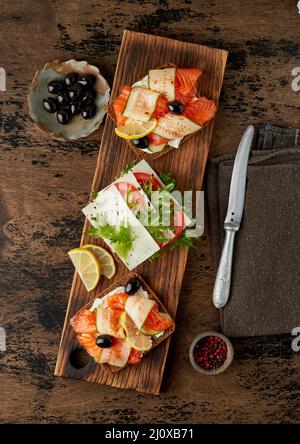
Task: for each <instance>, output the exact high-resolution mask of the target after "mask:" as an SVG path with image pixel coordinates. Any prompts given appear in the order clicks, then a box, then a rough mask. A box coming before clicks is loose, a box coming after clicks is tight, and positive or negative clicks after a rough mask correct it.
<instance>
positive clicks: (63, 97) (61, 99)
mask: <svg viewBox="0 0 300 444" xmlns="http://www.w3.org/2000/svg"><path fill="white" fill-rule="evenodd" d="M57 101H58V103H59V105H61V106H66V105H69V103H70V100H69V97H68V94H67V93H66V92H65V91H63V92H60V93H58V95H57Z"/></svg>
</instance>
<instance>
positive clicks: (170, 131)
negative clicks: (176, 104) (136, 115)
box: [155, 113, 202, 140]
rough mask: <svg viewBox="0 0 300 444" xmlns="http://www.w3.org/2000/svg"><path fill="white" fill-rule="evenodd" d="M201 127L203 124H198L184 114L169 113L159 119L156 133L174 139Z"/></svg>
mask: <svg viewBox="0 0 300 444" xmlns="http://www.w3.org/2000/svg"><path fill="white" fill-rule="evenodd" d="M201 128H202V127H201V125H197V124H196V123H194V122H192V120H190V119H188V118H187V117H185V116H183V115H182V114H181V115H176V114H172V113H167V114H165V115H164V116H163V117H161V118H160V119H159V120H158V124H157V127H156V128H155V133H156V134H158V135H159V136H161V137H164V138H166V139H171V140H173V139H177V138H179V137H184V136H187V135H189V134H192V133H195V132H196V131H198V130H199V129H201Z"/></svg>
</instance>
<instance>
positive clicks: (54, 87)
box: [47, 80, 64, 94]
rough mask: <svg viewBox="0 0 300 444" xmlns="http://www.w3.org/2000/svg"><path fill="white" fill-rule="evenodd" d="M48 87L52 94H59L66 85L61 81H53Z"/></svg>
mask: <svg viewBox="0 0 300 444" xmlns="http://www.w3.org/2000/svg"><path fill="white" fill-rule="evenodd" d="M47 87H48V91H49V93H50V94H58V93H59V92H62V91H63V90H64V84H63V82H61V81H60V80H51V81H50V82H49V83H48V85H47Z"/></svg>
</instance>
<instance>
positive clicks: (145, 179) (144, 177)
mask: <svg viewBox="0 0 300 444" xmlns="http://www.w3.org/2000/svg"><path fill="white" fill-rule="evenodd" d="M133 174H134V176H135V178H136V180H137V181H138V183H139V184H140V185H148V184H149V183H150V182H151V181H152V189H153V191H156V190H158V188H161V186H162V183H161V182H160V180H158V179H157V178H156V177H155V176H152V175H151V174H148V173H133Z"/></svg>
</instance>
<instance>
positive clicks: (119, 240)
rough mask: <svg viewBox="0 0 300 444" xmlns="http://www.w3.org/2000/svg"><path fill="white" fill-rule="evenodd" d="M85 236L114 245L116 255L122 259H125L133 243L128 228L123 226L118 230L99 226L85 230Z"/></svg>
mask: <svg viewBox="0 0 300 444" xmlns="http://www.w3.org/2000/svg"><path fill="white" fill-rule="evenodd" d="M87 234H88V236H91V237H101V238H102V239H107V240H109V241H110V242H111V243H112V244H113V245H114V248H115V251H116V253H118V255H119V256H120V257H122V258H126V256H127V255H128V253H129V251H130V250H131V248H132V242H133V241H134V236H133V235H132V233H131V229H130V227H129V226H125V225H120V227H119V228H117V227H113V226H110V225H99V226H97V227H92V228H90V229H89V230H87Z"/></svg>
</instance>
